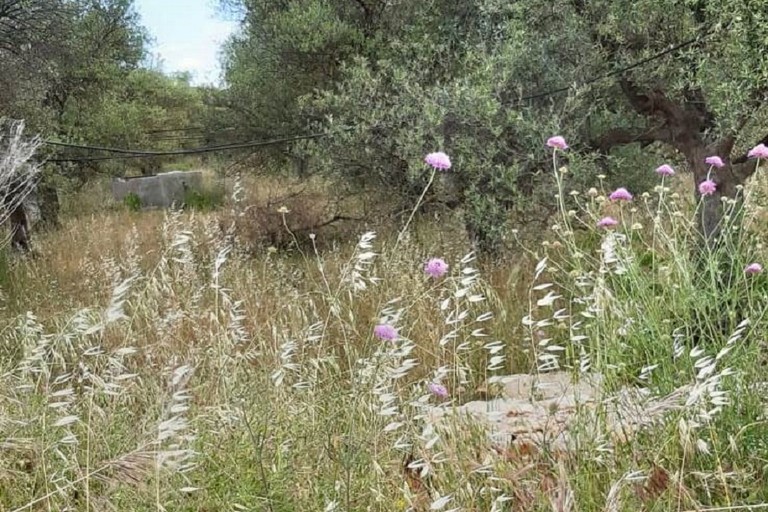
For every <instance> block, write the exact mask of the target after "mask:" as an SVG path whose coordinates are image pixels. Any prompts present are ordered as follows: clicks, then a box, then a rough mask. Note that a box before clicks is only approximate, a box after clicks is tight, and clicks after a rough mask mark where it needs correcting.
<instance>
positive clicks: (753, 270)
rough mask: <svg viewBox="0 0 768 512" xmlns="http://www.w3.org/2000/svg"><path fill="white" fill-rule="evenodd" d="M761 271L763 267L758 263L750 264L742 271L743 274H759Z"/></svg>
mask: <svg viewBox="0 0 768 512" xmlns="http://www.w3.org/2000/svg"><path fill="white" fill-rule="evenodd" d="M762 271H763V266H762V265H761V264H759V263H750V264H749V265H747V266H746V268H745V269H744V272H746V273H747V274H759V273H760V272H762Z"/></svg>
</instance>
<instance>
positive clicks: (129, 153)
mask: <svg viewBox="0 0 768 512" xmlns="http://www.w3.org/2000/svg"><path fill="white" fill-rule="evenodd" d="M328 135H330V134H329V133H312V134H309V135H297V136H294V137H285V138H280V139H271V140H258V141H249V142H241V143H235V144H220V145H216V146H205V147H199V148H189V149H176V150H170V151H142V150H134V149H123V148H109V147H102V146H92V145H87V144H70V143H68V142H58V141H49V140H46V141H43V143H45V144H48V145H50V146H57V147H65V148H74V149H86V150H90V151H102V152H106V153H117V154H120V155H126V156H100V157H92V158H91V157H84V158H51V159H49V160H48V161H49V162H84V161H96V160H115V159H121V158H144V157H153V156H178V155H194V154H200V153H211V152H214V151H227V150H233V149H248V148H255V147H260V146H270V145H275V144H282V143H285V142H293V141H297V140H306V139H317V138H320V137H327V136H328Z"/></svg>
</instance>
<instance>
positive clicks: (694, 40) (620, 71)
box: [517, 29, 715, 103]
mask: <svg viewBox="0 0 768 512" xmlns="http://www.w3.org/2000/svg"><path fill="white" fill-rule="evenodd" d="M714 33H715V29H709V30H707V31H705V32H703V33H701V34H699V35H697V36H696V37H692V38H690V39H688V40H686V41H683V42H682V43H678V44H676V45H672V46H669V47H668V48H666V49H664V50H661V51H660V52H657V53H654V54H653V55H650V56H648V57H646V58H644V59H640V60H638V61H635V62H633V63H632V64H629V65H627V66H624V67H622V68H620V69H614V70H612V71H608V72H607V73H604V74H602V75H600V76H597V77H592V78H590V79H589V80H586V81H584V82H582V83H581V84H578V85H579V86H581V87H584V86H587V85H592V84H594V83H597V82H600V81H602V80H605V79H608V78H613V77H615V76H618V75H623V74H624V73H626V72H627V71H632V70H633V69H636V68H639V67H641V66H644V65H646V64H648V63H650V62H653V61H655V60H658V59H661V58H662V57H666V56H667V55H670V54H672V53H676V52H678V51H680V50H682V49H683V48H687V47H689V46H691V45H693V44H695V43H697V42H699V41H701V40H703V39H706V38H707V37H709V36H711V35H712V34H714ZM571 89H572V86H564V87H558V88H556V89H550V90H548V91H544V92H540V93H536V94H530V95H528V96H523V97H522V98H518V99H517V103H522V102H524V101H528V100H536V99H541V98H546V97H548V96H555V95H557V94H562V93H564V92H568V91H570V90H571Z"/></svg>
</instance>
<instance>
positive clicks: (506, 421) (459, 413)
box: [427, 372, 689, 452]
mask: <svg viewBox="0 0 768 512" xmlns="http://www.w3.org/2000/svg"><path fill="white" fill-rule="evenodd" d="M500 381H501V382H502V383H503V392H502V395H501V397H499V398H495V399H493V400H479V401H474V402H468V403H466V404H463V405H461V406H459V407H456V408H454V409H449V408H446V407H434V408H432V409H431V410H430V411H429V413H428V415H427V416H428V418H429V420H430V421H431V422H433V424H435V425H436V426H443V427H448V428H462V425H463V426H469V424H474V425H480V426H483V427H485V429H486V430H487V432H488V434H489V436H490V439H491V441H492V443H493V444H494V445H495V446H496V447H498V448H502V449H508V448H509V447H517V448H521V449H523V451H526V452H530V451H537V450H539V449H541V448H542V447H545V446H546V448H547V449H548V450H550V451H553V452H564V451H569V450H571V449H572V448H573V447H574V445H575V444H576V443H577V442H578V437H579V436H580V435H583V434H584V433H585V432H592V434H594V435H596V434H597V433H598V432H602V433H605V434H607V435H608V436H610V438H611V440H612V441H614V442H623V441H626V440H628V439H629V438H630V437H631V436H632V435H634V434H635V433H636V432H637V431H638V430H639V429H641V428H643V427H646V426H649V425H651V424H653V423H654V422H656V421H658V420H659V419H661V418H662V417H663V416H664V415H665V414H666V413H667V412H669V411H671V410H675V409H678V408H680V407H681V406H682V404H684V402H685V399H686V397H687V392H688V390H689V388H688V387H681V388H679V389H677V390H675V392H673V393H671V394H670V395H667V396H666V397H661V398H660V397H652V396H650V394H649V392H648V391H647V390H643V389H640V388H634V387H626V388H622V389H621V390H619V391H618V392H616V393H613V394H606V393H605V392H604V390H603V389H602V382H603V379H602V377H601V376H600V375H594V374H592V375H581V376H580V377H579V380H578V382H574V381H573V380H572V377H571V374H569V373H566V372H552V373H544V374H541V375H538V376H536V375H528V374H519V375H510V376H507V377H503V378H502V379H500ZM598 422H599V423H598ZM577 425H578V427H577Z"/></svg>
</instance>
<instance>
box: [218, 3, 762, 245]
mask: <svg viewBox="0 0 768 512" xmlns="http://www.w3.org/2000/svg"><path fill="white" fill-rule="evenodd" d="M223 4H224V6H225V7H227V8H229V9H230V10H233V11H234V12H236V13H237V14H239V15H240V16H241V19H242V25H241V31H240V33H239V34H238V35H237V36H236V37H234V38H233V39H232V40H231V41H230V44H229V46H228V47H227V50H226V79H227V83H228V89H227V91H226V97H227V99H226V102H227V105H228V107H229V110H230V112H231V113H232V116H233V119H235V120H239V122H240V123H241V124H242V125H243V126H247V127H248V128H249V129H250V130H252V131H253V132H254V133H265V132H269V133H275V132H281V133H282V132H284V131H288V130H291V131H316V130H329V131H330V132H331V133H333V136H332V137H329V138H328V139H324V140H320V141H317V142H314V143H313V142H308V143H306V144H303V145H302V146H301V147H300V148H299V153H300V154H301V156H302V157H303V158H306V157H308V156H310V155H311V157H312V158H313V160H312V162H313V163H312V168H314V169H317V170H320V171H327V172H334V173H340V174H342V175H343V176H344V177H345V178H347V179H350V180H363V181H368V182H373V183H376V184H378V185H380V186H382V187H387V189H388V190H390V191H392V192H393V193H394V195H399V196H401V197H405V198H412V197H413V196H414V194H417V193H418V191H419V190H420V189H421V188H422V186H423V185H424V182H425V181H426V178H427V177H426V176H425V172H424V167H423V163H422V162H421V159H420V155H423V154H425V153H426V152H429V151H433V150H436V149H442V150H444V151H446V152H448V153H449V154H450V155H451V156H452V158H453V160H454V162H455V170H456V172H455V173H452V183H451V188H450V190H451V191H452V192H451V194H452V196H453V200H452V203H453V204H458V205H461V206H462V207H463V209H464V212H465V213H464V215H465V222H466V224H467V227H468V228H469V230H470V232H471V233H473V235H474V236H475V238H476V240H477V241H478V242H479V243H480V244H481V245H483V246H485V247H487V248H490V249H492V248H494V247H496V246H498V245H499V244H500V243H501V242H502V239H503V235H504V232H505V230H504V223H505V221H506V219H507V218H508V217H509V213H510V212H511V211H512V210H526V209H528V207H529V206H530V205H533V204H542V203H546V202H547V201H551V182H550V179H551V178H550V177H549V176H550V174H551V173H550V172H548V171H547V169H548V167H547V166H548V165H549V164H548V156H547V152H546V151H545V150H544V148H543V141H544V140H546V138H547V137H548V136H550V135H553V134H555V133H559V134H562V135H564V136H566V137H567V139H568V140H570V141H572V142H573V144H572V146H573V147H572V152H571V154H570V156H569V162H568V163H569V166H570V167H571V168H572V170H573V171H574V172H572V173H571V176H572V180H576V181H578V180H581V182H582V183H587V182H592V181H594V179H595V178H594V177H595V175H596V174H598V173H603V174H606V175H607V176H608V180H609V182H611V183H615V184H616V185H618V184H621V185H630V186H632V187H634V188H635V189H636V190H638V191H640V189H642V187H643V186H644V183H645V184H646V186H647V183H648V180H646V179H645V178H643V176H646V175H648V168H649V166H651V165H654V164H655V165H658V164H660V163H663V162H662V159H664V158H667V159H673V160H675V161H678V162H680V163H684V164H685V166H686V167H687V168H688V169H690V170H691V171H692V172H693V174H694V177H695V182H696V183H697V184H698V183H700V182H701V181H703V180H705V179H706V178H707V176H708V173H709V167H708V166H707V165H706V164H705V163H704V158H706V156H708V155H714V154H717V155H719V156H721V157H722V158H723V159H724V160H725V162H726V167H725V168H723V169H720V170H718V172H717V173H716V174H715V175H713V176H710V177H712V178H713V179H714V180H715V181H716V182H717V184H718V189H717V193H715V194H713V195H712V196H708V197H707V198H705V207H704V208H703V209H702V212H703V216H704V217H706V218H704V217H702V223H701V224H702V225H701V228H702V230H703V232H704V234H705V235H706V236H708V237H709V236H713V235H714V234H716V233H717V226H718V222H719V215H720V214H719V208H720V204H721V201H720V197H721V196H722V195H724V196H728V197H733V196H735V195H737V191H738V189H739V187H738V185H740V184H742V183H743V182H744V180H745V179H746V178H747V177H748V176H749V175H751V174H752V173H753V172H754V170H755V166H754V162H753V161H750V160H748V159H747V158H746V150H747V148H749V147H752V146H753V145H755V144H756V143H758V142H760V141H766V140H768V139H767V137H768V125H766V123H765V108H764V103H765V99H766V93H767V92H768V61H767V60H766V59H765V57H764V48H765V44H766V41H768V23H766V16H768V13H767V12H766V10H765V9H764V8H763V7H762V3H761V2H760V1H757V0H752V1H739V2H735V1H732V0H716V1H701V0H699V1H694V0H681V1H675V2H668V1H661V0H639V1H634V0H632V1H630V0H617V1H614V0H611V1H608V0H605V1H593V2H584V1H582V0H571V1H566V2H558V3H552V2H545V1H539V0H533V1H526V2H507V1H501V0H473V1H469V2H452V1H448V0H434V1H430V2H399V1H392V0H378V1H377V0H292V1H291V0H286V1H266V0H226V1H225V2H223ZM655 165H654V167H655ZM437 192H439V189H437V190H436V193H437Z"/></svg>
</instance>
